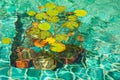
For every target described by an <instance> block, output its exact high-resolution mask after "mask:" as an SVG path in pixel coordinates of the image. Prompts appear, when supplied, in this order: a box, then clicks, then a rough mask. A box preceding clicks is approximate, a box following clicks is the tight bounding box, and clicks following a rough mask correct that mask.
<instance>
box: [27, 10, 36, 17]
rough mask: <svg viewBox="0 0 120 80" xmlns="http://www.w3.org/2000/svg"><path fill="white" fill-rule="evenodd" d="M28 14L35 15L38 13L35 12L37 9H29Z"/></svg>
mask: <svg viewBox="0 0 120 80" xmlns="http://www.w3.org/2000/svg"><path fill="white" fill-rule="evenodd" d="M27 14H28V15H29V16H34V15H35V14H36V12H35V11H32V10H30V11H28V12H27Z"/></svg>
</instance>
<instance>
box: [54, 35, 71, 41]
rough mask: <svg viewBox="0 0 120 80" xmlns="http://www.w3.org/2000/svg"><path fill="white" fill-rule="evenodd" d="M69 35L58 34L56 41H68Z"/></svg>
mask: <svg viewBox="0 0 120 80" xmlns="http://www.w3.org/2000/svg"><path fill="white" fill-rule="evenodd" d="M68 38H69V37H68V35H67V34H57V35H56V36H55V39H56V41H58V42H61V41H63V40H64V41H67V40H68Z"/></svg>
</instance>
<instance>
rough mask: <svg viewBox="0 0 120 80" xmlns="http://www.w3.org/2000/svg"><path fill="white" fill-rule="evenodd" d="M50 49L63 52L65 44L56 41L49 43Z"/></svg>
mask: <svg viewBox="0 0 120 80" xmlns="http://www.w3.org/2000/svg"><path fill="white" fill-rule="evenodd" d="M50 49H51V51H54V52H63V51H64V50H66V46H65V45H64V44H62V43H59V42H56V43H53V44H51V47H50Z"/></svg>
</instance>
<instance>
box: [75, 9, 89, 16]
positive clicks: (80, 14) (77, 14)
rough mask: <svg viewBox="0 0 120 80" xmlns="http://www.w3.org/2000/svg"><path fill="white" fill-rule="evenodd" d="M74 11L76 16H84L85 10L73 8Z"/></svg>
mask: <svg viewBox="0 0 120 80" xmlns="http://www.w3.org/2000/svg"><path fill="white" fill-rule="evenodd" d="M74 13H75V15H76V16H85V15H87V11H85V10H75V11H74Z"/></svg>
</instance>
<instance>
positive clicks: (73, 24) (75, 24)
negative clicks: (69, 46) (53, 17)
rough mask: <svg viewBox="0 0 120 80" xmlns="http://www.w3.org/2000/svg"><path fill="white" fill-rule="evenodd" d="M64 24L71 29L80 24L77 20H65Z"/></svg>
mask: <svg viewBox="0 0 120 80" xmlns="http://www.w3.org/2000/svg"><path fill="white" fill-rule="evenodd" d="M62 26H63V27H66V28H69V29H74V28H77V27H78V26H79V24H78V23H77V22H75V21H67V22H64V23H63V24H62Z"/></svg>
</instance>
